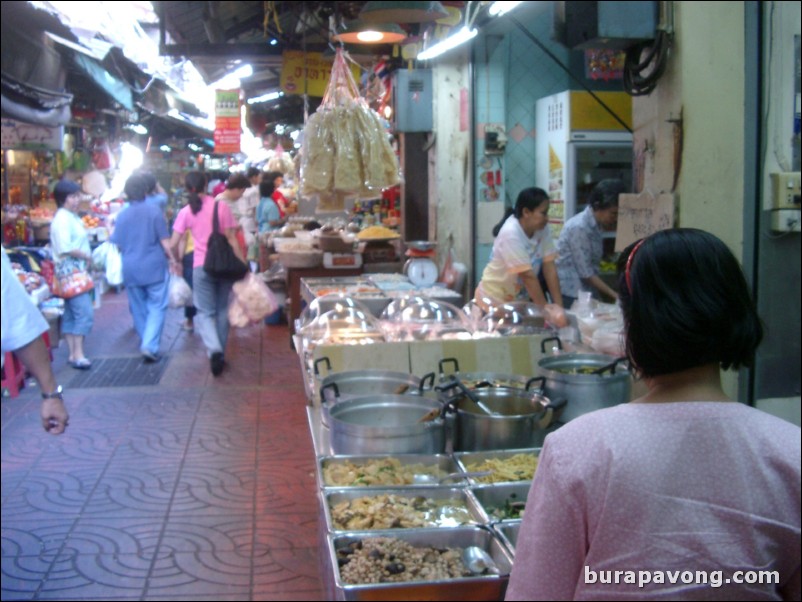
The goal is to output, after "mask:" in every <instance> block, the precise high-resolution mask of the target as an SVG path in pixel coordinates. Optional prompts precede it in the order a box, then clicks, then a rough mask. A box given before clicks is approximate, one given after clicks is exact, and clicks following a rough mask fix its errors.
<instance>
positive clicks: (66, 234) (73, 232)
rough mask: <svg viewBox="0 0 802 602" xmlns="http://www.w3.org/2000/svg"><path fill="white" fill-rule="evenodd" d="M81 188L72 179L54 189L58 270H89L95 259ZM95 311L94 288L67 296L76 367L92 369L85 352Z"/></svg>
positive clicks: (66, 327) (65, 319)
mask: <svg viewBox="0 0 802 602" xmlns="http://www.w3.org/2000/svg"><path fill="white" fill-rule="evenodd" d="M81 196H82V194H81V187H80V186H79V185H78V184H76V183H75V182H73V181H71V180H66V179H64V180H60V181H59V182H58V183H57V184H56V187H55V188H54V189H53V198H55V200H56V205H57V206H58V210H57V211H56V215H55V216H54V217H53V222H52V223H51V224H50V246H51V247H52V249H53V262H54V263H55V272H56V274H59V273H60V272H65V271H70V270H74V269H75V270H80V271H84V272H86V271H88V269H89V265H90V264H91V261H92V249H91V247H90V246H89V235H88V234H87V232H86V228H84V225H83V222H81V220H80V218H79V217H78V206H79V205H80V203H81ZM94 317H95V310H94V307H93V305H92V296H91V291H87V292H85V293H81V294H80V295H76V296H74V297H71V298H69V299H64V315H63V316H62V317H61V332H62V333H63V334H64V340H66V341H67V347H68V348H69V352H70V357H69V364H70V366H72V367H73V368H75V369H76V370H88V369H89V368H91V367H92V362H91V361H90V360H89V359H88V358H87V357H86V355H85V354H84V338H85V337H86V335H88V334H89V332H90V331H91V330H92V324H93V323H94Z"/></svg>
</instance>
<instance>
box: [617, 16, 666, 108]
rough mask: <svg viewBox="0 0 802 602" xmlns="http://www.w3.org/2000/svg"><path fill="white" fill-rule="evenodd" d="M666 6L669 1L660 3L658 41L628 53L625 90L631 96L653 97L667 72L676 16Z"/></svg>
mask: <svg viewBox="0 0 802 602" xmlns="http://www.w3.org/2000/svg"><path fill="white" fill-rule="evenodd" d="M666 5H667V3H666V2H661V3H660V7H661V17H660V23H659V25H658V26H657V33H656V36H655V39H654V40H652V41H649V42H642V43H640V44H635V45H634V46H630V47H629V48H628V49H627V51H626V55H625V59H624V90H625V91H626V92H627V93H628V94H629V95H630V96H646V95H648V94H651V93H652V91H653V90H654V89H655V88H656V87H657V81H658V80H659V79H660V78H661V77H662V75H663V73H665V70H666V65H667V64H668V52H669V49H670V48H671V42H672V41H673V33H674V32H673V15H672V14H671V12H670V11H671V10H672V9H671V7H669V6H666ZM663 11H665V13H664V12H663ZM644 52H645V53H646V56H645V57H644V56H643V54H644Z"/></svg>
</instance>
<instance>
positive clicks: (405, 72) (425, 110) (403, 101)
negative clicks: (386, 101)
mask: <svg viewBox="0 0 802 602" xmlns="http://www.w3.org/2000/svg"><path fill="white" fill-rule="evenodd" d="M393 86H394V91H393V98H395V129H396V131H397V132H431V131H432V124H433V120H432V102H433V100H432V70H431V69H414V70H410V69H399V70H398V71H396V72H395V79H394V80H393Z"/></svg>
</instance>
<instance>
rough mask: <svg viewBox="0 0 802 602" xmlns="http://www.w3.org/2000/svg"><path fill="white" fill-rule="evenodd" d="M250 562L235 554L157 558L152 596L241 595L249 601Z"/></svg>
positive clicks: (151, 582) (148, 593)
mask: <svg viewBox="0 0 802 602" xmlns="http://www.w3.org/2000/svg"><path fill="white" fill-rule="evenodd" d="M250 591H251V560H250V558H243V557H242V556H240V555H239V554H237V553H236V552H233V551H231V552H197V553H189V552H187V553H177V554H170V555H169V556H165V557H161V556H160V557H159V558H157V559H156V561H155V563H154V566H153V572H152V574H151V576H150V579H149V580H148V588H147V591H146V592H145V595H147V596H149V597H159V598H161V597H162V596H165V595H169V596H195V595H212V594H214V595H221V596H224V597H225V596H231V595H238V594H241V595H242V598H241V599H246V600H247V599H249V598H250Z"/></svg>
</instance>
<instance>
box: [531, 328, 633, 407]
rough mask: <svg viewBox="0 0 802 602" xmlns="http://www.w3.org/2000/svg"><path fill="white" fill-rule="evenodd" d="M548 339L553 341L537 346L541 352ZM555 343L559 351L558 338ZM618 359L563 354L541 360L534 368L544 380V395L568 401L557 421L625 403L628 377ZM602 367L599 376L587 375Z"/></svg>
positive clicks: (627, 371) (629, 382) (594, 354)
mask: <svg viewBox="0 0 802 602" xmlns="http://www.w3.org/2000/svg"><path fill="white" fill-rule="evenodd" d="M549 340H554V339H544V340H543V342H542V343H541V345H542V349H543V352H544V353H545V348H546V342H547V341H549ZM556 340H557V342H558V346H559V348H560V349H562V345H561V344H560V342H559V339H556ZM622 360H623V358H619V359H618V360H616V359H615V358H613V357H610V356H609V355H604V354H600V353H565V354H559V355H552V356H548V357H544V358H542V359H541V360H540V361H539V362H538V367H539V369H540V373H541V374H542V375H543V377H544V378H545V379H546V381H545V385H544V392H545V394H546V395H547V396H549V397H551V398H553V399H567V400H568V405H567V406H566V408H565V411H564V412H563V414H562V416H561V417H560V420H561V421H562V422H568V421H569V420H572V419H574V418H576V417H577V416H581V415H582V414H586V413H588V412H592V411H594V410H600V409H602V408H609V407H612V406H615V405H618V404H620V403H626V402H628V401H629V399H630V396H631V395H632V378H631V375H630V372H629V370H628V369H626V368H625V367H624V366H622V365H621V363H622ZM605 367H606V369H605V370H604V371H603V372H602V373H601V374H593V373H591V372H593V371H597V370H599V369H601V368H605Z"/></svg>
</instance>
